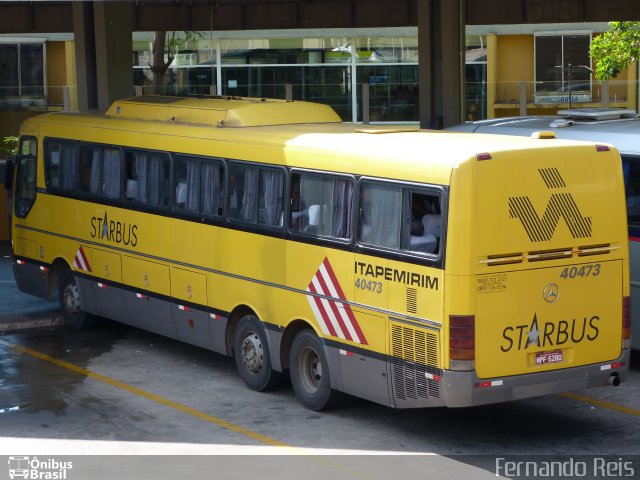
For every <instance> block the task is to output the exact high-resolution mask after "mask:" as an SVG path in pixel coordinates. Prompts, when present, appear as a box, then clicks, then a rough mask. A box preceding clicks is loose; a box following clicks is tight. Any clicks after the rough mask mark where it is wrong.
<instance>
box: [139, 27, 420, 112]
mask: <svg viewBox="0 0 640 480" xmlns="http://www.w3.org/2000/svg"><path fill="white" fill-rule="evenodd" d="M149 35H151V34H148V37H149V38H148V39H145V40H136V39H135V38H134V50H135V51H134V85H135V86H136V87H138V91H140V90H141V91H142V92H143V93H149V92H150V91H151V89H152V80H153V77H152V74H151V70H150V66H149V65H150V63H151V42H152V38H151V37H150V36H149ZM186 47H187V48H186V49H185V50H182V51H180V52H179V53H178V54H177V55H176V58H175V60H174V62H173V64H172V65H171V66H170V68H169V71H168V72H167V74H166V76H165V83H164V86H163V91H162V93H166V94H174V95H198V94H204V95H208V94H209V93H210V92H216V93H217V94H220V95H232V96H242V97H264V98H266V97H269V98H285V96H286V88H287V87H286V85H290V86H291V92H292V96H293V98H294V99H297V100H306V101H312V102H322V103H326V104H328V105H331V106H332V107H333V108H334V109H335V110H336V112H337V113H338V114H339V115H340V117H341V118H342V119H343V120H344V121H362V88H361V86H362V84H364V83H368V84H369V85H370V90H369V92H370V97H369V102H370V120H371V121H380V122H407V121H415V122H417V121H418V40H417V36H407V37H402V36H396V37H394V36H389V37H382V36H379V37H369V36H366V37H349V36H331V37H301V38H257V39H256V38H217V39H213V38H204V39H201V40H198V41H196V42H192V44H188V45H186Z"/></svg>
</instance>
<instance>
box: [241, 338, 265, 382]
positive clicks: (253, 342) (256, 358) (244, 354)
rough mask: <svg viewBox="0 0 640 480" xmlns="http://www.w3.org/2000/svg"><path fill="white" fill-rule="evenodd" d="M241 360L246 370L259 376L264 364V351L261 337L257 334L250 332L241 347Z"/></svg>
mask: <svg viewBox="0 0 640 480" xmlns="http://www.w3.org/2000/svg"><path fill="white" fill-rule="evenodd" d="M240 358H241V359H242V363H243V364H244V366H245V367H246V369H247V370H248V371H249V372H251V373H253V374H257V373H259V372H260V370H262V365H263V364H264V349H263V348H262V342H261V341H260V337H258V335H257V334H256V333H255V332H248V333H247V335H246V336H245V337H244V339H243V340H242V344H241V345H240Z"/></svg>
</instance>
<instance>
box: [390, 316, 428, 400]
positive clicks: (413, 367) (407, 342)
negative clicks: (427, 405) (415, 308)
mask: <svg viewBox="0 0 640 480" xmlns="http://www.w3.org/2000/svg"><path fill="white" fill-rule="evenodd" d="M391 350H392V356H393V366H392V367H393V390H394V393H395V396H396V398H398V399H400V400H407V399H412V400H416V399H418V398H424V399H426V398H429V397H435V398H439V397H440V388H439V384H438V382H437V381H435V380H432V379H428V378H427V376H426V374H427V373H436V372H437V367H438V335H437V334H436V333H431V332H426V331H423V330H418V329H415V328H411V327H406V326H404V325H398V324H391Z"/></svg>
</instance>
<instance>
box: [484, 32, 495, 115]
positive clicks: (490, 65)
mask: <svg viewBox="0 0 640 480" xmlns="http://www.w3.org/2000/svg"><path fill="white" fill-rule="evenodd" d="M497 88H498V35H496V34H495V33H488V34H487V118H495V116H496V91H497Z"/></svg>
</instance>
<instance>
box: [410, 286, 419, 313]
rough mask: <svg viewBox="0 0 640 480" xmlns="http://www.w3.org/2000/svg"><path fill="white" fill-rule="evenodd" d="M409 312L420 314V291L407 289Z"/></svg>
mask: <svg viewBox="0 0 640 480" xmlns="http://www.w3.org/2000/svg"><path fill="white" fill-rule="evenodd" d="M407 312H409V313H413V314H416V313H418V291H417V290H416V289H415V288H411V287H407Z"/></svg>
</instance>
